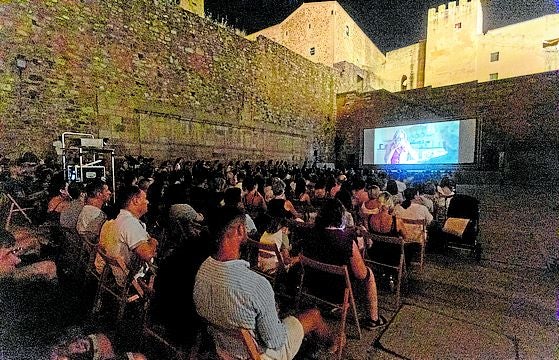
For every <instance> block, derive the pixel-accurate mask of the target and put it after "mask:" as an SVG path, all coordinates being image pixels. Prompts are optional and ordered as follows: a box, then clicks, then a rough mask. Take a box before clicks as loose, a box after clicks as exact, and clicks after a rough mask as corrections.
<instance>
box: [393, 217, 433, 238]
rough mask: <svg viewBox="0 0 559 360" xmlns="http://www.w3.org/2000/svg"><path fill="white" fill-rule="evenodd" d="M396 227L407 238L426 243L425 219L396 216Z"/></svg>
mask: <svg viewBox="0 0 559 360" xmlns="http://www.w3.org/2000/svg"><path fill="white" fill-rule="evenodd" d="M396 228H397V229H398V232H399V233H400V234H401V235H402V236H403V237H404V239H405V240H408V241H409V240H412V241H417V242H420V243H424V242H425V241H426V239H427V230H426V229H427V227H426V222H425V219H405V218H396Z"/></svg>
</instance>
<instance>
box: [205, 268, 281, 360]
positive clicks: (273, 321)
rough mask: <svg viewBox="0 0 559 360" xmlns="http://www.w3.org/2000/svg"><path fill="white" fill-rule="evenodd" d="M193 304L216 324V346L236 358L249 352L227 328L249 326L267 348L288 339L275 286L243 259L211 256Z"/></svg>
mask: <svg viewBox="0 0 559 360" xmlns="http://www.w3.org/2000/svg"><path fill="white" fill-rule="evenodd" d="M194 304H195V305H196V311H197V312H198V314H199V315H200V316H201V317H203V318H204V319H206V321H208V322H209V323H210V324H213V325H216V326H215V327H212V326H210V331H211V332H212V335H213V337H214V340H215V342H216V346H217V347H218V348H220V349H222V350H224V351H226V352H227V353H228V354H230V355H232V356H234V357H238V358H248V353H247V351H246V349H245V347H244V345H243V344H242V342H240V341H239V339H238V337H235V336H233V335H232V334H231V333H228V332H227V331H226V329H233V328H245V329H249V330H251V332H252V334H253V336H254V338H255V339H256V340H257V342H258V344H259V345H260V347H264V348H270V349H278V348H280V347H281V346H283V345H284V344H285V343H286V341H287V330H286V329H285V326H284V325H283V323H282V322H281V321H280V319H279V318H278V314H277V311H276V303H275V299H274V291H273V289H272V286H271V285H270V283H269V282H268V280H266V278H264V277H263V276H261V275H259V274H257V273H255V272H254V271H252V270H250V269H249V263H248V262H246V261H244V260H230V261H223V262H222V261H218V260H215V259H214V258H212V257H208V258H207V259H206V260H205V261H204V263H202V266H200V269H199V270H198V274H197V275H196V282H195V284H194ZM261 351H265V349H261Z"/></svg>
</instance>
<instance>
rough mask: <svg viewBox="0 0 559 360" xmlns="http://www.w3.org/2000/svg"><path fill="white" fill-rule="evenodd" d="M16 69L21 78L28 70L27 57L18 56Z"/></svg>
mask: <svg viewBox="0 0 559 360" xmlns="http://www.w3.org/2000/svg"><path fill="white" fill-rule="evenodd" d="M16 67H17V70H18V71H19V77H21V73H22V71H23V70H25V69H26V68H27V59H25V56H23V55H18V56H17V57H16Z"/></svg>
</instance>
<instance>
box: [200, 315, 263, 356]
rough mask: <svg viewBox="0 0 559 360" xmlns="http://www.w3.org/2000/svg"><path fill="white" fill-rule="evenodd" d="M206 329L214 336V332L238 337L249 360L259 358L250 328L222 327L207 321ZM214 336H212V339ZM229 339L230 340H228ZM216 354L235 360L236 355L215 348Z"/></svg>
mask: <svg viewBox="0 0 559 360" xmlns="http://www.w3.org/2000/svg"><path fill="white" fill-rule="evenodd" d="M207 325H208V330H210V331H209V332H210V334H212V336H215V334H216V332H219V333H222V334H227V335H228V337H230V338H231V337H232V338H234V339H238V341H240V342H242V343H243V345H244V347H245V350H246V351H247V354H248V356H249V359H250V360H260V359H261V356H260V352H259V351H258V346H257V344H256V340H255V339H254V337H253V336H252V334H251V332H250V330H248V329H245V328H233V329H230V328H224V327H222V326H219V325H215V324H211V323H207ZM215 339H216V338H215V337H214V340H215ZM229 341H230V340H229ZM216 350H217V355H218V357H219V358H220V359H221V360H235V359H236V357H234V356H233V355H231V354H229V353H227V352H226V351H225V350H223V349H220V348H216Z"/></svg>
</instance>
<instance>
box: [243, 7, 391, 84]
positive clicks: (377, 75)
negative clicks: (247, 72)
mask: <svg viewBox="0 0 559 360" xmlns="http://www.w3.org/2000/svg"><path fill="white" fill-rule="evenodd" d="M260 35H262V36H265V37H267V38H269V39H271V40H272V41H275V42H277V43H279V44H281V45H283V46H285V47H287V48H288V49H289V50H291V51H293V52H295V53H297V54H299V55H301V56H303V57H305V58H306V59H308V60H310V61H313V62H317V63H322V64H325V65H327V66H330V67H334V65H335V64H337V63H341V62H346V63H350V64H353V65H355V66H357V67H359V68H360V69H362V70H364V71H367V72H368V73H370V74H368V75H366V76H365V75H363V76H356V77H355V78H353V77H352V78H351V79H344V80H343V81H344V82H345V83H346V84H347V83H348V82H351V81H353V83H354V87H356V88H358V89H359V90H362V89H365V90H373V89H378V88H381V87H382V86H383V85H382V83H381V78H382V76H381V74H382V72H383V66H384V62H385V57H384V54H383V53H382V52H381V51H380V50H379V49H378V48H377V47H376V46H375V44H374V43H373V42H372V41H371V40H370V39H369V38H368V37H367V35H365V33H364V32H363V31H362V30H361V29H360V28H359V26H358V25H357V24H356V23H355V21H353V19H352V18H351V17H350V16H349V15H348V14H347V12H346V11H345V10H344V9H343V8H342V7H341V6H340V4H338V3H337V2H336V1H324V2H314V3H304V4H303V5H301V6H300V7H299V8H298V9H297V10H295V12H293V13H292V14H291V15H289V16H288V17H287V18H286V19H285V20H284V21H283V22H281V23H280V24H277V25H275V26H272V27H269V28H266V29H264V30H261V31H259V32H256V33H253V34H250V35H249V36H247V38H248V39H250V40H254V39H256V38H257V37H258V36H260ZM371 74H372V75H371ZM341 76H342V75H341ZM364 81H368V83H363V82H364Z"/></svg>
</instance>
